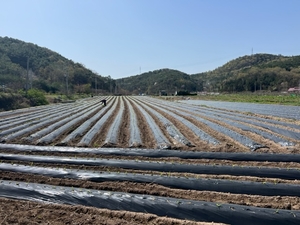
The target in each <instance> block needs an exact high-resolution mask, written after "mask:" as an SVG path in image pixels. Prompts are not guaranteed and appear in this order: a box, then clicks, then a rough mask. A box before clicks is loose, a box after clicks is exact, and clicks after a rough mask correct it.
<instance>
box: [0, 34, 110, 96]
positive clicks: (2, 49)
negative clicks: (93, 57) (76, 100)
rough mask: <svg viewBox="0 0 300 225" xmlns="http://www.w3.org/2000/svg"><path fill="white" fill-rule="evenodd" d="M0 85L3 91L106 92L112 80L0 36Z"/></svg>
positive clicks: (15, 40) (32, 46) (21, 42)
mask: <svg viewBox="0 0 300 225" xmlns="http://www.w3.org/2000/svg"><path fill="white" fill-rule="evenodd" d="M0 85H1V86H2V87H3V89H4V88H5V89H6V90H8V91H9V90H12V91H15V90H19V89H29V88H31V87H32V88H36V89H40V90H43V91H45V92H50V93H60V94H61V93H64V94H65V93H66V92H68V94H71V93H86V94H89V93H94V92H95V87H96V88H97V89H99V92H106V93H108V92H109V91H110V90H111V86H113V87H114V81H113V80H112V79H111V78H110V77H102V76H100V75H98V74H96V73H94V72H92V71H91V70H90V69H87V68H85V67H84V66H83V65H82V64H80V63H75V62H73V61H72V60H69V59H66V58H65V57H63V56H61V55H60V54H58V53H56V52H53V51H51V50H49V49H47V48H42V47H39V46H37V45H35V44H32V43H26V42H23V41H20V40H17V39H13V38H8V37H4V38H3V37H0Z"/></svg>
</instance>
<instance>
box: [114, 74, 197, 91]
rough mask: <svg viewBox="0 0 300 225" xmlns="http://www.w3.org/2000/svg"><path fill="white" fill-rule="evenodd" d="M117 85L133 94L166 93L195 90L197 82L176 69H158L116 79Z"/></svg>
mask: <svg viewBox="0 0 300 225" xmlns="http://www.w3.org/2000/svg"><path fill="white" fill-rule="evenodd" d="M117 86H118V87H120V88H121V89H125V90H126V91H127V92H129V93H133V94H147V95H158V94H159V93H160V92H162V91H163V92H165V93H167V94H168V95H172V94H174V93H175V92H176V91H190V92H191V91H197V84H196V83H195V81H194V80H193V79H192V77H191V76H190V75H188V74H186V73H183V72H180V71H178V70H171V69H160V70H155V71H151V72H147V73H143V74H141V75H136V76H131V77H128V78H122V79H118V80H117Z"/></svg>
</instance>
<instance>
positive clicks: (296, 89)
mask: <svg viewBox="0 0 300 225" xmlns="http://www.w3.org/2000/svg"><path fill="white" fill-rule="evenodd" d="M288 92H289V93H300V88H299V87H293V88H289V89H288Z"/></svg>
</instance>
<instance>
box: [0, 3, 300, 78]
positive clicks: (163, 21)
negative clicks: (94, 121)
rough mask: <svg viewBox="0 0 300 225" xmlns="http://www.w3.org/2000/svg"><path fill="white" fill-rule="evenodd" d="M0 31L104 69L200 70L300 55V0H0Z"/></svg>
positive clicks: (122, 73) (120, 73) (121, 72)
mask: <svg viewBox="0 0 300 225" xmlns="http://www.w3.org/2000/svg"><path fill="white" fill-rule="evenodd" d="M0 2H1V13H0V36H1V37H5V36H7V37H12V38H16V39H19V40H22V41H26V42H31V43H34V44H37V45H39V46H41V47H46V48H49V49H51V50H53V51H55V52H58V53H59V54H61V55H62V56H64V57H66V58H68V59H71V60H73V61H74V62H79V63H82V64H83V65H85V66H86V67H87V68H89V69H91V70H93V71H95V72H97V73H98V74H100V75H102V76H108V75H110V76H111V77H112V78H115V79H117V78H121V77H128V76H132V75H137V74H139V73H140V72H142V73H143V72H148V71H153V70H156V69H162V68H171V69H177V70H180V71H182V72H185V73H188V74H194V73H199V72H205V71H209V70H213V69H215V68H217V67H219V66H222V65H223V64H225V63H226V62H228V61H230V60H232V59H235V58H237V57H240V56H244V55H250V54H251V53H252V50H253V53H270V54H282V55H286V56H292V55H300V13H299V12H300V1H299V0H9V1H8V0H0Z"/></svg>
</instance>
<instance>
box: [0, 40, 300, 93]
mask: <svg viewBox="0 0 300 225" xmlns="http://www.w3.org/2000/svg"><path fill="white" fill-rule="evenodd" d="M299 81H300V56H290V57H288V56H282V55H271V54H254V55H247V56H243V57H239V58H237V59H234V60H231V61H229V62H228V63H226V64H224V65H222V66H220V67H218V68H216V69H215V70H212V71H208V72H203V73H198V74H192V75H189V74H186V73H183V72H180V71H178V70H172V69H158V70H154V71H149V72H147V73H143V74H140V75H134V76H130V77H127V78H122V79H117V80H113V79H111V77H102V76H101V75H99V74H97V73H95V72H93V71H92V70H90V69H87V68H85V66H84V65H82V64H80V63H75V62H73V61H72V60H69V59H66V58H65V57H63V56H61V55H60V54H58V53H56V52H53V51H51V50H49V49H47V48H42V47H39V46H37V45H35V44H32V43H26V42H23V41H20V40H17V39H13V38H8V37H4V38H2V37H0V85H1V87H2V88H1V89H0V90H1V91H2V90H6V91H7V92H8V91H16V90H20V89H29V88H31V87H32V88H36V89H40V90H42V91H44V92H48V93H59V94H71V93H86V94H92V93H95V92H97V93H103V94H109V93H111V94H143V93H144V94H150V95H157V94H159V93H162V92H164V93H167V94H168V95H171V94H174V93H175V92H176V91H177V92H182V93H184V92H196V91H219V92H243V91H252V92H253V91H256V90H262V91H286V90H287V89H288V88H289V87H298V86H299Z"/></svg>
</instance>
